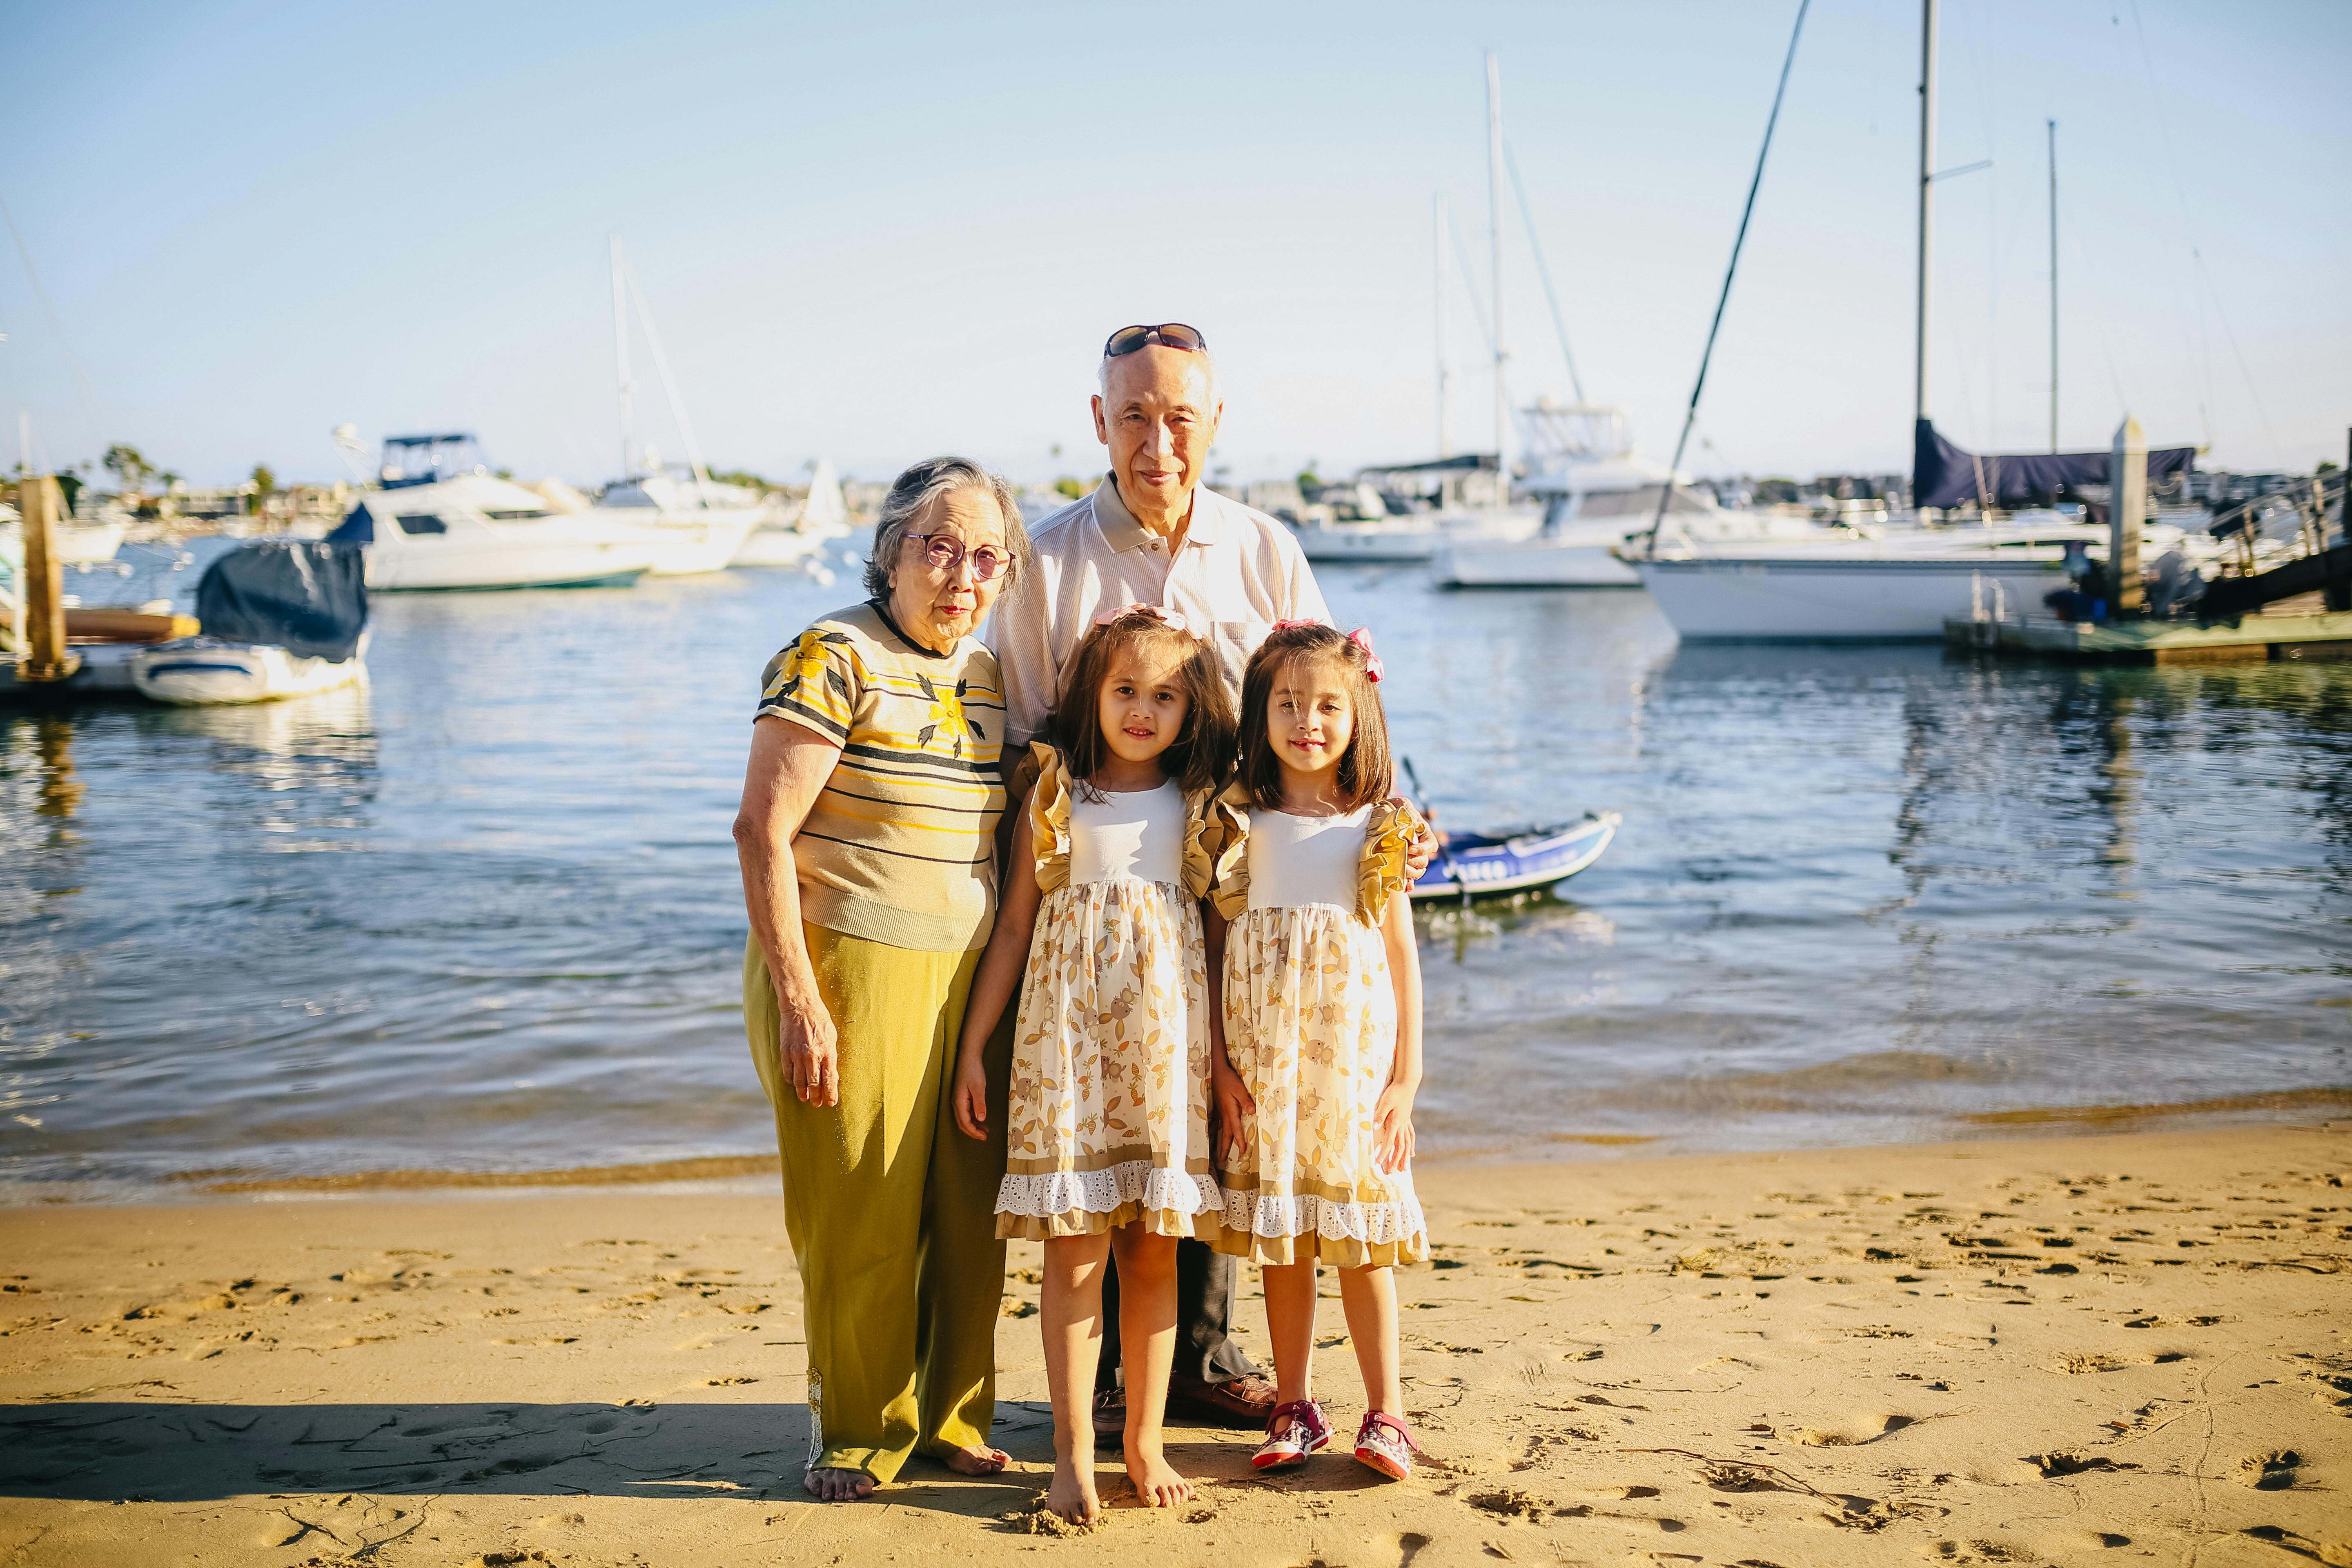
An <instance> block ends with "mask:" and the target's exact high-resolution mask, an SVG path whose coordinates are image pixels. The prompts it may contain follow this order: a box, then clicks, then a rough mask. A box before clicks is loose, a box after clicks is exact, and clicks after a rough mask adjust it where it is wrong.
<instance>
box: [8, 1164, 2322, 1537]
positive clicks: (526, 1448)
mask: <svg viewBox="0 0 2352 1568" xmlns="http://www.w3.org/2000/svg"><path fill="white" fill-rule="evenodd" d="M2347 1133H2352V1122H2346V1121H2335V1122H2332V1123H2328V1124H2326V1125H2319V1126H2305V1127H2279V1126H2259V1127H2242V1128H2237V1129H2224V1130H2221V1131H2196V1132H2158V1133H2152V1134H2139V1135H2126V1136H2085V1137H2074V1138H2065V1139H2037V1140H2031V1141H2016V1142H1971V1143H1963V1144H1953V1145H1945V1146H1937V1147H1897V1148H1877V1149H1864V1150H1846V1151H1831V1152H1801V1153H1787V1154H1742V1155H1727V1156H1717V1157H1709V1158H1674V1159H1642V1158H1621V1159H1616V1160H1611V1161H1594V1162H1588V1163H1555V1164H1545V1165H1534V1166H1517V1167H1493V1166H1479V1165H1451V1166H1448V1165H1432V1166H1429V1167H1428V1168H1427V1169H1426V1170H1425V1171H1424V1173H1423V1190H1424V1192H1425V1194H1426V1195H1427V1197H1428V1200H1429V1203H1430V1211H1431V1219H1432V1224H1433V1236H1434V1240H1435V1242H1436V1245H1437V1249H1438V1258H1437V1262H1436V1265H1435V1267H1433V1268H1417V1269H1412V1270H1409V1271H1407V1272H1405V1273H1404V1274H1402V1276H1401V1278H1400V1281H1399V1283H1400V1287H1401V1294H1402V1298H1403V1300H1405V1302H1406V1303H1407V1308H1406V1311H1405V1319H1406V1332H1405V1345H1406V1362H1405V1365H1406V1372H1407V1374H1408V1379H1409V1382H1408V1389H1409V1394H1410V1398H1411V1401H1412V1405H1413V1407H1414V1418H1415V1421H1416V1423H1417V1425H1418V1426H1419V1428H1420V1430H1421V1433H1422V1435H1423V1441H1424V1442H1425V1444H1426V1446H1427V1447H1428V1450H1429V1453H1428V1457H1427V1458H1426V1459H1425V1461H1424V1462H1423V1468H1422V1469H1421V1472H1420V1473H1419V1474H1418V1475H1417V1476H1416V1477H1415V1479H1412V1481H1410V1482H1407V1483H1402V1484H1386V1483H1382V1482H1380V1481H1378V1480H1377V1479H1375V1478H1373V1477H1372V1476H1371V1475H1370V1473H1369V1472H1367V1471H1365V1470H1364V1469H1362V1468H1360V1467H1359V1466H1357V1465H1356V1464H1355V1463H1354V1462H1353V1461H1352V1460H1351V1459H1349V1458H1344V1457H1332V1456H1326V1457H1323V1458H1318V1460H1317V1461H1316V1462H1314V1463H1312V1464H1310V1465H1309V1466H1308V1467H1307V1468H1305V1469H1304V1470H1302V1471H1297V1472H1291V1473H1287V1474H1286V1475H1284V1476H1283V1477H1282V1478H1280V1479H1276V1480H1266V1479H1259V1478H1258V1477H1257V1476H1256V1475H1255V1473H1254V1472H1253V1471H1252V1470H1251V1469H1250V1468H1249V1465H1248V1454H1249V1450H1250V1448H1251V1447H1252V1445H1253V1439H1252V1437H1251V1436H1249V1435H1247V1434H1243V1433H1230V1432H1223V1431H1218V1430H1213V1429H1210V1428H1206V1427H1198V1426H1179V1427H1178V1428H1177V1429H1176V1430H1175V1431H1174V1432H1173V1433H1172V1434H1171V1436H1172V1437H1173V1443H1172V1447H1171V1452H1172V1455H1173V1456H1174V1457H1175V1458H1176V1459H1177V1461H1178V1463H1179V1464H1180V1465H1181V1466H1186V1467H1189V1468H1190V1470H1191V1472H1192V1474H1193V1475H1194V1476H1196V1477H1197V1478H1199V1481H1200V1487H1199V1493H1198V1496H1197V1499H1196V1500H1195V1501H1194V1502H1193V1503H1192V1505H1191V1506H1189V1507H1186V1508H1183V1509H1181V1510H1172V1511H1160V1512H1153V1511H1150V1510H1140V1509H1135V1508H1129V1507H1119V1508H1115V1509H1114V1510H1113V1511H1112V1512H1111V1514H1110V1516H1109V1518H1108V1522H1107V1523H1106V1524H1105V1525H1103V1526H1102V1527H1101V1528H1100V1529H1098V1530H1097V1531H1093V1532H1091V1533H1088V1534H1086V1535H1083V1536H1077V1537H1076V1538H1071V1537H1070V1536H1068V1535H1066V1534H1065V1533H1064V1532H1062V1531H1057V1530H1053V1529H1048V1528H1046V1527H1045V1521H1042V1520H1040V1518H1039V1517H1038V1516H1037V1515H1036V1513H1035V1512H1034V1501H1035V1499H1036V1498H1037V1497H1038V1496H1039V1494H1040V1493H1041V1491H1042V1489H1043V1487H1044V1484H1045V1478H1046V1474H1047V1470H1048V1468H1049V1461H1050V1457H1051V1446H1050V1435H1049V1423H1048V1420H1047V1417H1046V1414H1045V1407H1044V1405H1043V1403H1042V1401H1043V1398H1044V1395H1045V1382H1044V1373H1043V1367H1042V1362H1041V1358H1040V1354H1039V1350H1038V1344H1037V1338H1036V1334H1035V1331H1034V1321H1030V1320H1032V1319H1033V1317H1034V1300H1035V1296H1036V1288H1035V1285H1034V1278H1035V1276H1034V1264H1035V1261H1036V1259H1035V1257H1034V1248H1025V1247H1015V1249H1014V1252H1013V1258H1012V1259H1011V1263H1010V1269H1009V1278H1008V1279H1006V1280H1005V1281H1004V1284H1005V1289H1006V1295H1005V1305H1004V1321H1003V1332H1002V1334H1001V1336H1000V1339H999V1345H1000V1364H1001V1365H1002V1367H1003V1378H1002V1381H1001V1383H1000V1385H999V1393H1000V1396H1001V1400H1002V1403H1001V1404H1000V1405H999V1408H998V1427H997V1440H998V1441H999V1442H1000V1443H1002V1444H1003V1446H1004V1447H1007V1448H1008V1449H1009V1450H1010V1451H1011V1452H1012V1453H1013V1456H1014V1458H1015V1463H1014V1466H1013V1470H1012V1472H1011V1473H1009V1474H1007V1475H1004V1476H1003V1477H1000V1478H995V1479H988V1480H968V1479H963V1478H961V1477H957V1476H954V1475H951V1474H950V1473H948V1472H947V1471H945V1470H943V1469H940V1468H937V1467H935V1466H931V1465H929V1464H927V1463H925V1462H923V1461H920V1460H919V1461H917V1462H916V1464H915V1466H914V1467H912V1468H910V1469H909V1470H908V1474H907V1475H906V1477H904V1478H903V1479H902V1483H901V1484H900V1485H898V1486H896V1487H893V1488H891V1489H888V1490H887V1491H886V1492H885V1493H884V1494H882V1495H881V1497H880V1498H879V1499H878V1500H875V1501H872V1502H867V1503H862V1504H854V1505H834V1506H830V1507H828V1506H823V1505H818V1504H815V1503H813V1502H810V1501H806V1500H804V1494H803V1492H802V1491H801V1489H800V1483H799V1464H800V1459H801V1458H802V1457H803V1453H804V1451H805V1447H806V1443H807V1436H808V1428H807V1417H806V1412H805V1409H804V1407H803V1405H801V1403H800V1399H801V1394H802V1374H803V1350H802V1344H801V1336H800V1331H799V1327H798V1325H799V1321H800V1313H799V1287H798V1283H797V1280H796V1279H795V1277H794V1273H793V1268H792V1263H791V1258H790V1257H789V1254H788V1253H787V1252H786V1250H785V1248H784V1247H783V1245H782V1223H781V1214H780V1207H779V1205H778V1204H777V1202H776V1201H775V1200H774V1199H772V1198H770V1197H762V1196H746V1195H740V1194H723V1195H713V1194H693V1193H678V1192H675V1191H672V1192H666V1193H661V1194H646V1193H643V1192H631V1191H627V1190H604V1191H587V1192H583V1191H577V1190H575V1191H571V1192H564V1193H560V1194H546V1195H532V1196H511V1197H509V1196H501V1197H498V1198H494V1199H484V1200H479V1201H441V1202H432V1203H420V1202H415V1201H413V1200H408V1199H401V1200H398V1201H394V1200H389V1199H374V1198H358V1199H345V1200H342V1201H318V1200H305V1201H282V1202H275V1203H241V1204H215V1205H184V1206H155V1207H126V1208H95V1207H70V1206H51V1207H44V1208H30V1209H16V1210H13V1211H9V1212H7V1213H5V1214H0V1258H5V1262H0V1290H4V1291H5V1300H0V1331H5V1343H0V1404H5V1409H0V1433H5V1436H0V1564H7V1565H9V1568H18V1565H30V1564H48V1563H58V1564H68V1563H70V1564H79V1563H89V1564H124V1563H192V1562H205V1563H240V1564H242V1563H252V1564H268V1565H270V1568H289V1565H294V1564H314V1563H345V1562H366V1563H383V1564H394V1565H407V1564H418V1565H424V1564H436V1565H437V1564H454V1563H485V1562H487V1563H509V1562H532V1561H545V1562H550V1563H574V1564H583V1565H586V1564H607V1563H616V1564H617V1563H661V1564H681V1565H684V1564H695V1565H700V1564H710V1565H714V1568H717V1565H726V1564H735V1565H741V1564H751V1563H776V1562H790V1563H887V1562H891V1561H905V1562H909V1563H911V1562H915V1561H920V1560H932V1559H935V1558H936V1557H937V1555H938V1554H939V1553H941V1552H950V1553H953V1554H955V1555H956V1556H957V1557H958V1558H959V1559H960V1560H962V1561H965V1562H969V1563H1017V1562H1024V1561H1042V1560H1050V1559H1051V1558H1053V1557H1055V1556H1058V1557H1061V1558H1063V1559H1065V1560H1081V1561H1091V1562H1102V1561H1110V1560H1114V1559H1115V1560H1117V1561H1118V1562H1120V1563H1123V1564H1129V1565H1131V1568H1143V1565H1148V1564H1170V1565H1174V1564H1190V1563H1210V1562H1214V1563H1221V1564H1234V1565H1240V1564H1260V1563H1263V1564H1268V1565H1297V1564H1307V1563H1317V1564H1323V1565H1326V1568H1342V1565H1345V1568H1402V1565H1403V1564H1413V1565H1415V1568H1443V1565H1444V1564H1449V1563H1493V1562H1496V1561H1504V1562H1517V1563H1721V1564H1738V1565H1744V1568H1767V1565H1777V1568H1806V1565H1812V1564H1839V1563H1856V1564H1860V1563H1900V1562H1906V1561H1912V1560H1915V1559H1925V1560H1927V1561H1930V1562H1937V1563H2087V1562H2124V1561H2134V1560H2137V1559H2139V1558H2143V1557H2153V1558H2155V1559H2156V1560H2158V1561H2159V1562H2165V1563H2197V1564H2200V1565H2206V1568H2221V1565H2224V1564H2231V1563H2248V1564H2263V1563H2276V1564H2281V1565H2282V1568H2284V1564H2286V1563H2290V1562H2293V1561H2296V1560H2300V1561H2305V1562H2321V1563H2352V1500H2347V1499H2352V1442H2347V1438H2352V1425H2347V1418H2352V1296H2347V1283H2346V1280H2345V1279H2344V1278H2342V1276H2343V1275H2344V1273H2345V1272H2346V1271H2347V1268H2352V1204H2347V1189H2346V1186H2345V1183H2346V1181H2347V1176H2352V1137H2347ZM1253 1286H1254V1281H1252V1282H1251V1283H1250V1284H1249V1285H1245V1292H1246V1293H1247V1294H1249V1296H1250V1298H1251V1299H1250V1300H1248V1301H1246V1302H1245V1303H1244V1311H1243V1321H1244V1327H1245V1339H1244V1343H1245V1344H1249V1345H1251V1346H1252V1347H1253V1349H1255V1350H1258V1351H1261V1352H1262V1350H1263V1346H1264V1342H1265V1330H1264V1322H1263V1317H1262V1314H1261V1311H1260V1309H1259V1307H1258V1306H1257V1303H1256V1300H1255V1291H1254V1289H1253ZM975 1288H978V1289H987V1288H989V1287H988V1285H987V1283H986V1282H976V1285H975ZM1327 1290H1329V1291H1332V1292H1333V1293H1336V1287H1331V1286H1328V1285H1327ZM1337 1305H1338V1304H1337V1302H1336V1300H1335V1301H1333V1302H1332V1303H1331V1309H1330V1312H1329V1318H1328V1322H1327V1323H1326V1324H1325V1325H1324V1326H1323V1332H1322V1333H1321V1335H1320V1337H1319V1342H1320V1346H1321V1348H1320V1350H1319V1352H1318V1369H1317V1371H1318V1390H1319V1392H1321V1393H1322V1394H1324V1395H1325V1396H1326V1398H1327V1400H1328V1402H1329V1403H1330V1404H1331V1405H1333V1406H1334V1418H1335V1420H1336V1421H1338V1422H1339V1425H1340V1426H1341V1427H1342V1429H1343V1430H1345V1429H1347V1428H1349V1426H1352V1422H1353V1419H1354V1414H1355V1412H1356V1410H1357V1408H1358V1405H1359V1403H1360V1400H1359V1395H1358V1394H1357V1392H1356V1388H1355V1372H1354V1366H1353V1363H1352V1359H1351V1357H1350V1355H1349V1350H1348V1347H1347V1344H1346V1342H1345V1338H1344V1330H1343V1328H1342V1326H1341V1325H1340V1322H1339V1313H1338V1310H1337ZM1104 1462H1105V1475H1104V1481H1105V1485H1106V1495H1107V1497H1108V1498H1110V1499H1113V1500H1118V1499H1121V1498H1123V1496H1124V1493H1125V1490H1126V1488H1125V1482H1124V1479H1123V1478H1121V1477H1120V1476H1119V1474H1118V1470H1117V1468H1116V1465H1117V1460H1116V1458H1115V1456H1113V1455H1110V1454H1106V1455H1105V1457H1104ZM1032 1553H1041V1554H1043V1556H1042V1557H1039V1558H1033V1557H1031V1555H1030V1554H1032Z"/></svg>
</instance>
